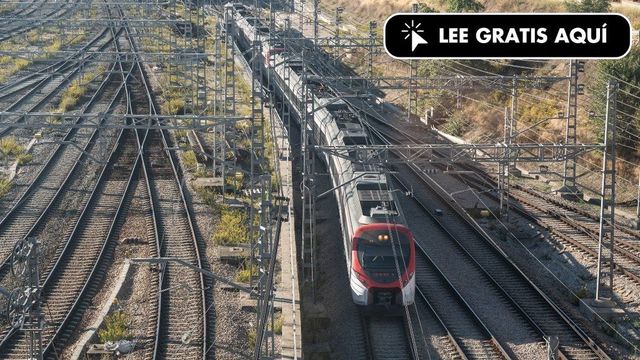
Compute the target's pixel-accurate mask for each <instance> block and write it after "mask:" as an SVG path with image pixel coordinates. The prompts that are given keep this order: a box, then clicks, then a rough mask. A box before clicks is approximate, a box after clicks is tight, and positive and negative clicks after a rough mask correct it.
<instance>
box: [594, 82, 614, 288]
mask: <svg viewBox="0 0 640 360" xmlns="http://www.w3.org/2000/svg"><path fill="white" fill-rule="evenodd" d="M617 92H618V83H617V82H614V81H611V80H609V82H608V83H607V108H606V114H605V125H604V126H605V129H604V150H603V155H602V184H601V187H600V190H601V193H600V225H599V232H598V274H597V278H596V294H595V299H596V300H600V298H601V297H602V295H603V287H606V286H607V285H608V289H609V292H608V293H607V295H609V296H612V295H613V271H614V269H615V265H614V259H613V250H614V246H615V226H614V224H615V206H616V113H617V103H616V102H617ZM607 283H608V284H607Z"/></svg>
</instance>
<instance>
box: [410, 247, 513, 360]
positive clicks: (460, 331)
mask: <svg viewBox="0 0 640 360" xmlns="http://www.w3.org/2000/svg"><path fill="white" fill-rule="evenodd" d="M416 255H417V256H416V304H417V305H422V306H420V308H419V312H420V313H422V312H428V313H432V314H433V317H434V318H435V321H436V323H438V324H440V326H441V327H442V328H443V329H444V330H445V331H446V333H447V334H448V337H449V340H450V342H451V343H452V345H453V347H454V349H455V350H456V353H455V355H456V356H458V357H461V358H466V359H509V358H510V356H509V355H507V353H506V352H505V350H504V349H503V347H502V345H501V344H500V343H499V342H498V341H497V340H496V338H495V337H494V335H493V334H492V333H491V331H490V330H489V328H488V327H487V325H485V323H484V322H483V321H482V320H480V318H479V317H478V315H476V313H475V312H474V311H473V309H472V308H471V307H470V306H469V304H468V303H467V302H466V301H465V300H464V298H463V296H462V295H461V294H460V293H459V292H458V291H457V290H456V289H455V288H454V287H453V285H452V284H451V283H450V282H449V280H448V279H447V278H446V277H445V275H444V274H443V273H442V271H441V270H440V269H439V268H438V267H437V266H436V265H435V264H434V263H433V261H432V260H431V259H430V258H429V255H428V254H427V251H425V249H424V248H423V247H422V246H421V245H420V244H419V243H416ZM452 355H454V354H452Z"/></svg>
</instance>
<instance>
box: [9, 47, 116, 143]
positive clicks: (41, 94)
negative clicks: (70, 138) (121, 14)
mask: <svg viewBox="0 0 640 360" xmlns="http://www.w3.org/2000/svg"><path fill="white" fill-rule="evenodd" d="M111 41H112V39H111V40H107V41H106V42H105V43H104V44H102V45H101V46H99V49H100V50H102V49H105V48H107V47H108V46H110V45H109V44H110V42H111ZM69 63H71V62H69ZM80 71H81V67H77V66H75V67H73V66H69V67H68V68H67V69H66V70H64V71H63V74H62V77H61V78H57V79H56V78H55V77H54V76H50V77H48V78H46V79H44V80H42V81H40V82H39V83H38V84H37V85H36V86H34V87H33V88H31V89H30V90H29V91H27V93H26V94H24V95H22V96H20V98H19V99H18V100H16V101H15V102H13V103H12V104H11V105H9V106H8V107H7V108H5V110H4V111H6V112H16V111H18V110H20V111H21V112H24V113H29V112H34V111H38V110H40V109H42V108H44V107H45V106H46V105H48V104H50V102H51V101H52V100H53V99H54V98H55V97H56V96H58V95H59V93H60V92H61V91H62V90H63V89H64V88H65V87H66V85H68V84H69V83H70V82H71V81H72V80H73V79H74V78H75V76H77V75H78V73H79V72H80ZM29 101H31V102H33V103H32V104H28V102H29ZM25 119H26V117H25V116H24V115H15V116H6V117H5V119H3V122H2V125H4V126H3V127H2V129H0V137H2V136H6V135H8V134H10V133H11V132H12V131H13V130H14V129H15V127H13V126H11V124H17V123H20V122H23V121H24V120H25Z"/></svg>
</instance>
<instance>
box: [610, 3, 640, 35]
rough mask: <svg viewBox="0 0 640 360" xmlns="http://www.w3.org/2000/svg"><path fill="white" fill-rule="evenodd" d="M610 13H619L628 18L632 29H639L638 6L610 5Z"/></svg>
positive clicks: (639, 13) (639, 10) (639, 8)
mask: <svg viewBox="0 0 640 360" xmlns="http://www.w3.org/2000/svg"><path fill="white" fill-rule="evenodd" d="M611 11H613V12H618V13H621V14H623V15H625V16H626V17H628V18H629V20H630V21H631V25H632V26H633V28H634V29H638V28H640V6H634V5H630V4H617V3H612V4H611Z"/></svg>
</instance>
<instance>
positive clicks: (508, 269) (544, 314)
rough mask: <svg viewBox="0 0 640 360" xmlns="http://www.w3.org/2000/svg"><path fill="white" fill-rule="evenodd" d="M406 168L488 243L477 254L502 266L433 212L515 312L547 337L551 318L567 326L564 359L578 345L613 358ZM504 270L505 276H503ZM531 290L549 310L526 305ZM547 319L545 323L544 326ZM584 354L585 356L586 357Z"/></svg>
mask: <svg viewBox="0 0 640 360" xmlns="http://www.w3.org/2000/svg"><path fill="white" fill-rule="evenodd" d="M379 136H381V139H383V141H385V140H386V139H384V137H383V135H381V134H380V135H379ZM386 141H388V140H386ZM405 166H406V167H407V168H408V169H409V171H410V172H411V173H412V174H413V176H416V177H417V178H418V179H419V181H421V182H422V183H423V184H425V185H426V186H427V187H428V189H429V191H430V192H431V193H433V194H435V195H436V196H437V197H438V198H439V200H440V201H441V202H442V204H443V205H444V206H445V207H448V208H449V209H450V210H452V211H453V212H454V214H456V215H457V217H458V218H459V219H460V220H462V224H465V225H466V226H467V227H468V229H469V230H471V231H472V232H473V233H475V235H476V236H477V237H478V238H479V239H480V240H482V241H483V242H484V244H485V246H483V247H482V248H476V249H475V251H476V252H477V251H483V252H484V254H483V256H484V255H486V256H492V257H493V258H494V259H495V260H496V261H498V262H499V263H494V264H491V263H487V262H485V263H484V264H482V263H481V261H479V260H477V258H476V256H474V255H473V254H472V251H474V250H470V249H469V248H468V246H469V245H467V246H465V245H464V244H463V242H462V241H461V239H459V238H458V237H457V236H455V235H454V234H453V233H452V232H451V231H450V230H449V228H448V227H447V226H446V225H445V224H444V223H442V220H440V219H438V218H437V217H435V216H433V214H432V213H431V212H429V214H430V215H431V217H432V219H433V220H434V221H435V223H436V224H438V226H439V227H440V229H442V230H443V231H444V232H445V233H448V234H449V237H450V239H451V240H453V242H454V244H455V245H456V246H457V247H458V248H459V249H460V250H461V251H462V252H463V253H464V254H465V256H467V257H468V258H469V260H471V261H472V263H474V264H475V266H476V267H477V268H478V269H479V270H480V271H481V272H482V273H483V274H484V276H485V277H486V278H487V279H489V281H490V282H491V283H492V284H493V285H494V286H495V287H496V288H497V289H498V290H499V291H500V292H501V293H502V294H504V296H505V298H506V299H508V300H509V302H510V303H512V304H513V305H514V307H515V309H517V311H519V312H520V313H521V314H522V316H523V317H524V318H525V319H526V320H527V321H528V322H529V323H530V324H531V325H532V326H533V328H534V329H536V330H537V331H538V332H539V333H540V334H541V335H543V336H546V335H552V334H547V331H545V329H544V328H549V327H550V326H551V323H549V321H550V317H551V316H554V315H555V316H556V318H557V321H553V324H556V325H559V324H563V325H564V326H565V329H564V330H563V333H562V334H559V333H557V332H556V333H555V334H553V335H558V336H559V337H560V338H561V339H560V340H561V344H560V351H561V354H562V356H564V357H565V358H567V359H571V358H573V356H572V355H571V354H569V352H572V351H574V348H575V350H578V351H582V350H581V349H580V348H578V347H576V346H578V344H582V346H585V347H586V348H585V349H589V350H590V351H591V354H592V355H593V356H595V357H593V358H594V359H609V357H608V355H606V353H605V352H604V351H603V350H602V349H601V348H600V347H599V346H598V345H597V344H596V343H595V342H594V341H593V340H592V339H590V338H589V336H588V335H587V334H586V333H585V332H584V331H583V330H582V329H581V328H580V327H579V326H578V325H577V324H576V323H574V322H573V320H571V318H570V317H569V316H567V315H566V314H565V313H564V312H563V311H562V310H561V309H560V307H558V306H557V305H556V304H555V303H554V302H553V301H552V300H551V299H550V298H549V297H548V296H547V295H546V294H545V293H544V292H543V291H542V290H540V289H539V288H538V287H537V286H536V285H535V284H534V283H533V282H532V281H531V280H530V279H529V278H528V277H527V276H526V275H525V274H524V273H523V272H522V271H521V270H520V269H519V268H518V267H517V265H516V264H515V263H514V262H513V260H511V259H509V257H508V256H507V255H506V254H505V253H504V251H502V249H500V248H499V247H498V246H497V245H496V244H495V243H494V242H493V240H492V239H491V237H490V236H489V235H488V234H486V232H484V230H482V229H481V228H480V227H479V226H478V225H477V224H475V222H473V220H471V219H470V218H469V216H468V215H467V214H466V213H464V211H463V210H461V209H459V208H458V207H456V206H454V205H453V204H451V203H450V201H448V200H449V199H448V198H447V195H445V194H444V193H443V191H442V189H439V188H438V185H436V184H434V183H433V182H432V180H431V179H430V178H429V177H428V176H426V175H424V174H423V173H422V171H421V169H420V168H418V167H417V166H416V165H415V164H413V163H409V164H406V165H405ZM394 176H397V175H394ZM414 199H415V200H416V201H418V202H419V201H420V200H418V199H416V198H414ZM425 207H426V205H425ZM488 266H498V267H502V269H499V270H498V268H496V269H492V270H491V271H490V270H488ZM501 271H502V273H500V272H501ZM498 276H503V277H504V276H508V277H509V281H510V282H513V280H514V279H519V283H520V284H521V285H517V284H515V283H514V284H507V283H506V278H503V279H502V280H500V278H499V277H498ZM506 285H508V286H511V287H512V286H518V289H519V290H521V291H522V292H521V293H514V292H510V291H509V290H508V287H507V286H506ZM527 291H528V292H529V293H530V295H531V296H529V297H528V298H527V301H536V300H537V301H539V302H540V304H545V305H546V309H538V308H537V304H525V303H524V298H523V294H524V293H525V292H527ZM517 297H520V299H519V300H518V299H517ZM535 297H537V299H536V298H535ZM543 320H544V322H545V324H543V323H542V321H543ZM556 331H558V330H556ZM567 340H569V344H570V345H571V346H572V348H567V347H566V346H565V344H566V343H567ZM581 355H583V356H584V354H581Z"/></svg>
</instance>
